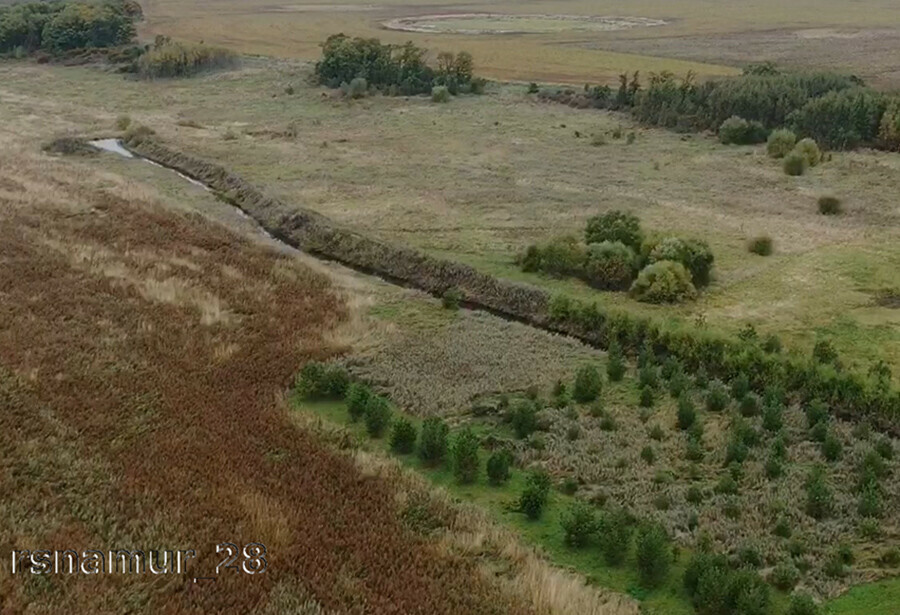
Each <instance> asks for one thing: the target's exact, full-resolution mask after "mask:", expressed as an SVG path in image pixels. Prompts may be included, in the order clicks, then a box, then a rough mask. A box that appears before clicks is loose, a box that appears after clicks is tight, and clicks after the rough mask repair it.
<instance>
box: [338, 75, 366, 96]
mask: <svg viewBox="0 0 900 615" xmlns="http://www.w3.org/2000/svg"><path fill="white" fill-rule="evenodd" d="M341 91H342V92H343V93H344V96H347V97H348V98H353V99H358V98H365V97H366V96H367V95H368V94H369V82H368V81H366V79H365V78H364V77H355V78H353V79H351V80H350V83H346V84H341Z"/></svg>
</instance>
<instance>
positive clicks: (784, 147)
mask: <svg viewBox="0 0 900 615" xmlns="http://www.w3.org/2000/svg"><path fill="white" fill-rule="evenodd" d="M796 144H797V135H795V134H794V133H793V132H791V131H790V130H787V129H784V128H782V129H779V130H773V131H772V132H771V133H770V134H769V139H768V141H767V143H766V153H767V154H768V155H769V156H770V157H772V158H784V157H785V156H787V155H788V154H790V153H791V152H792V151H793V150H794V146H795V145H796Z"/></svg>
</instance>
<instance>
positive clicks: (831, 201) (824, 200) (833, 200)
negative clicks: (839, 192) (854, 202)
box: [818, 195, 841, 216]
mask: <svg viewBox="0 0 900 615" xmlns="http://www.w3.org/2000/svg"><path fill="white" fill-rule="evenodd" d="M818 204H819V213H820V214H822V215H825V216H836V215H838V214H839V213H841V200H840V199H839V198H837V197H836V196H830V195H825V196H820V197H819V201H818Z"/></svg>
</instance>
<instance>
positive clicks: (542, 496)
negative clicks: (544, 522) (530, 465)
mask: <svg viewBox="0 0 900 615" xmlns="http://www.w3.org/2000/svg"><path fill="white" fill-rule="evenodd" d="M549 496H550V477H549V476H547V474H545V473H544V472H533V473H532V474H530V475H529V477H528V479H527V481H526V483H525V489H524V490H523V491H522V495H521V496H520V497H519V510H521V511H522V512H523V513H525V515H526V516H527V517H528V518H529V519H532V520H537V519H540V517H541V514H542V513H543V512H544V506H546V504H547V498H548V497H549Z"/></svg>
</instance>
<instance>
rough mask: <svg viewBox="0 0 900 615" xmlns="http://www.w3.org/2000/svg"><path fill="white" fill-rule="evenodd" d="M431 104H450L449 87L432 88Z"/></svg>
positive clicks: (437, 86)
mask: <svg viewBox="0 0 900 615" xmlns="http://www.w3.org/2000/svg"><path fill="white" fill-rule="evenodd" d="M431 102H435V103H446V102H450V90H449V89H448V88H447V86H444V85H436V86H434V87H433V88H431Z"/></svg>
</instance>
